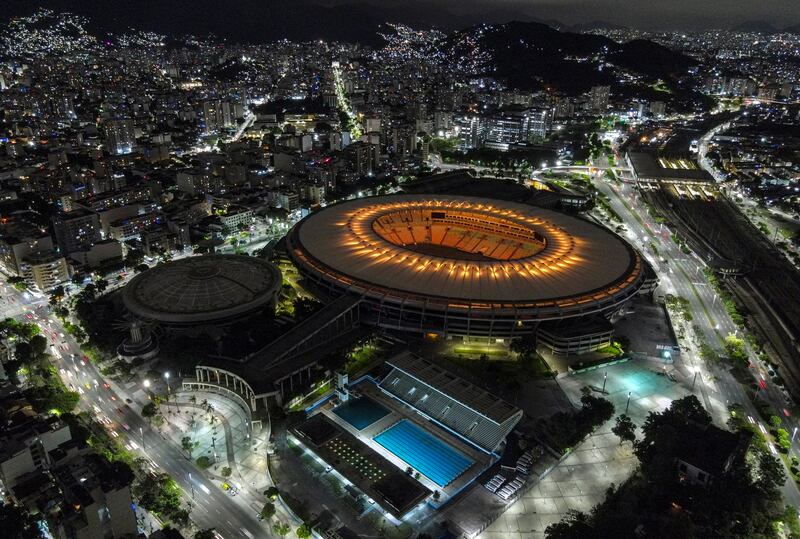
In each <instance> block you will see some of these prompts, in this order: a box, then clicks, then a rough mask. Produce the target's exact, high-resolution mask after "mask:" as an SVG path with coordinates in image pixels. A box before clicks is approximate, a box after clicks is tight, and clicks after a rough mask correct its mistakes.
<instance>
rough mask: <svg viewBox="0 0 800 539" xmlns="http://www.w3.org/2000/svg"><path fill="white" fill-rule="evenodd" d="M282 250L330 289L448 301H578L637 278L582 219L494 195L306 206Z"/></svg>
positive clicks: (633, 285) (634, 257)
mask: <svg viewBox="0 0 800 539" xmlns="http://www.w3.org/2000/svg"><path fill="white" fill-rule="evenodd" d="M289 247H290V254H291V255H292V256H293V258H294V259H295V260H296V261H297V262H298V263H299V264H300V265H301V266H303V267H304V268H305V270H306V271H310V272H312V273H314V274H315V276H316V278H318V279H322V280H324V281H326V282H329V283H335V284H336V287H337V288H338V289H343V290H348V291H351V292H356V293H359V294H363V295H370V296H373V297H376V296H381V297H384V298H386V297H394V298H399V299H402V300H404V301H405V300H406V299H413V300H418V301H419V300H421V301H425V302H426V303H427V302H430V301H436V302H443V301H444V302H449V303H450V304H451V307H452V306H460V305H459V304H467V305H468V306H472V307H475V306H476V305H478V304H482V305H491V306H492V307H493V308H496V307H500V306H502V307H508V306H512V307H513V308H518V307H532V308H539V307H548V308H549V307H551V306H552V307H557V308H559V309H561V308H566V309H571V308H576V307H577V308H581V309H582V308H583V307H582V306H583V305H587V304H590V303H593V302H594V303H598V302H607V301H609V300H612V299H613V298H616V297H618V296H623V295H629V294H630V293H631V291H632V290H633V289H638V287H639V286H640V283H641V280H642V275H643V267H642V262H641V259H640V257H639V255H638V254H637V253H636V252H635V251H634V250H633V249H632V248H631V247H630V246H629V245H628V244H627V243H625V242H624V241H623V240H622V239H620V238H619V237H618V236H616V235H615V234H613V233H611V232H609V231H608V230H606V229H604V228H602V227H600V226H598V225H596V224H594V223H591V222H588V221H584V220H582V219H578V218H575V217H570V216H568V215H565V214H562V213H557V212H553V211H548V210H544V209H541V208H536V207H533V206H528V205H525V204H518V203H513V202H506V201H500V200H491V199H484V198H473V197H457V196H451V195H395V196H382V197H371V198H362V199H357V200H352V201H347V202H343V203H340V204H337V205H334V206H330V207H328V208H325V209H323V210H321V211H319V212H317V213H314V214H311V215H310V216H308V217H306V218H305V219H304V220H303V221H301V222H300V223H299V224H298V225H297V226H296V227H295V229H294V230H293V232H292V234H291V236H290V238H289Z"/></svg>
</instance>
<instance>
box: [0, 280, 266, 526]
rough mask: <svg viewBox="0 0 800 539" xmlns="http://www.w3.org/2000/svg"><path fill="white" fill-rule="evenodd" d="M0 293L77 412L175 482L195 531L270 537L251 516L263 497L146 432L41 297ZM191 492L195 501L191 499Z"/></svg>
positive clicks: (132, 404) (1, 287)
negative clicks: (38, 341) (38, 342)
mask: <svg viewBox="0 0 800 539" xmlns="http://www.w3.org/2000/svg"><path fill="white" fill-rule="evenodd" d="M0 295H2V297H3V300H4V303H3V304H2V305H0V316H2V317H3V318H6V317H8V316H14V317H16V318H20V320H21V321H24V322H31V323H37V324H38V325H39V327H40V328H41V329H42V333H43V334H45V335H46V336H47V338H48V340H50V341H51V343H52V346H51V351H52V352H53V355H52V360H53V363H54V365H55V367H56V368H57V369H58V371H59V373H60V375H61V378H62V379H63V381H64V383H65V384H67V386H68V387H69V386H70V385H73V386H74V387H76V389H77V388H80V391H81V393H82V395H81V400H80V403H79V405H78V406H79V408H80V409H81V410H83V411H86V412H88V413H89V414H90V415H92V416H94V417H96V418H98V420H99V421H100V422H101V423H102V424H105V425H106V426H107V428H108V429H109V430H110V431H111V432H113V433H114V434H112V436H118V437H119V439H120V440H122V441H123V444H127V445H128V446H130V447H132V449H133V453H134V454H136V455H138V456H143V457H145V458H147V459H148V460H150V461H152V462H154V463H155V465H156V467H157V468H158V469H159V470H160V471H162V472H165V473H167V474H169V475H170V476H171V477H172V478H173V479H175V481H176V482H177V483H178V485H179V486H180V487H181V489H182V490H183V492H184V499H185V500H186V501H187V502H188V501H191V502H192V504H193V508H192V511H191V520H192V521H193V522H194V524H195V525H196V526H197V527H198V528H201V529H202V528H215V529H216V530H217V531H218V532H219V533H220V534H221V535H222V537H223V538H224V539H254V538H256V537H258V538H260V537H274V535H273V534H272V532H271V530H269V529H268V526H267V525H266V524H265V523H264V522H261V521H259V520H258V518H257V516H256V512H257V509H255V507H258V508H260V507H261V506H262V505H263V503H264V500H263V498H261V499H260V500H259V499H257V498H256V497H255V495H254V494H253V493H252V492H245V489H242V491H241V494H239V495H237V496H235V497H234V496H230V495H229V494H226V493H225V492H224V491H223V490H222V489H221V488H220V485H218V484H215V483H214V482H212V481H211V480H210V479H208V478H207V477H206V476H205V474H204V473H203V472H202V471H201V470H199V469H198V468H197V467H196V466H195V465H194V463H193V462H192V461H190V460H189V459H188V458H187V456H186V455H185V453H184V452H183V450H182V449H181V448H180V447H178V445H177V444H175V443H173V442H170V441H168V440H167V439H166V438H165V437H163V436H162V435H161V434H159V433H158V432H157V431H156V430H154V429H153V428H151V426H150V424H149V423H148V422H147V421H146V420H145V419H144V418H142V417H141V415H140V414H139V411H140V410H141V404H143V403H141V402H139V401H137V399H136V396H135V395H134V394H131V393H129V392H128V391H127V390H126V389H125V388H123V387H121V386H119V385H118V384H116V383H115V382H113V381H111V380H105V379H104V378H103V376H102V375H101V374H100V372H99V370H98V368H97V366H96V365H94V364H93V363H91V362H90V361H85V362H84V360H83V359H82V354H81V350H80V347H79V346H78V344H77V343H76V342H75V341H74V339H72V337H71V336H70V335H69V334H67V333H66V332H65V331H64V329H63V327H62V326H61V324H60V321H59V320H58V319H57V318H56V317H55V316H53V315H52V314H50V313H49V309H48V308H47V306H46V305H42V300H41V298H39V297H36V296H35V295H33V294H30V293H27V294H26V293H20V292H18V291H17V290H15V289H14V288H13V287H11V286H9V285H7V284H5V283H2V284H0ZM45 303H46V302H45ZM26 311H27V312H26ZM62 335H63V337H62ZM86 384H88V387H87V385H86ZM106 384H107V386H106ZM139 393H141V394H142V395H144V393H142V392H139ZM125 425H127V427H128V428H125ZM190 477H191V480H190ZM193 490H194V494H195V497H194V500H191V494H190V493H191V492H192V491H193Z"/></svg>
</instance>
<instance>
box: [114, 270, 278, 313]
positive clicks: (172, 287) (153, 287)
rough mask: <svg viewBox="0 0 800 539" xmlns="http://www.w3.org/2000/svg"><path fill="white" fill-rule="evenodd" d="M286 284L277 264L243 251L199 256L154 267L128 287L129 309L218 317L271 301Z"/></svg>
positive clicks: (256, 307) (242, 311)
mask: <svg viewBox="0 0 800 539" xmlns="http://www.w3.org/2000/svg"><path fill="white" fill-rule="evenodd" d="M280 286H281V274H280V271H278V269H277V268H276V267H275V266H273V265H272V264H270V263H269V262H267V261H265V260H261V259H258V258H254V257H249V256H239V255H207V256H194V257H188V258H183V259H180V260H175V261H172V262H167V263H166V264H162V265H160V266H156V267H155V268H152V269H149V270H147V271H145V272H143V273H142V274H140V275H137V276H136V277H134V278H133V280H131V282H130V283H128V285H127V286H126V287H125V291H124V295H123V300H124V302H125V306H126V307H127V309H128V310H129V311H130V312H132V313H133V314H135V315H137V316H140V317H142V318H147V319H153V320H158V321H161V322H166V323H173V324H187V323H199V322H219V321H224V320H226V319H231V318H235V317H238V316H241V315H244V314H247V313H250V312H254V311H256V310H259V309H261V308H263V307H265V306H266V305H268V304H269V303H270V302H271V301H272V300H273V299H274V298H275V295H276V294H277V292H278V289H279V288H280Z"/></svg>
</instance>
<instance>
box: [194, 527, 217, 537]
mask: <svg viewBox="0 0 800 539" xmlns="http://www.w3.org/2000/svg"><path fill="white" fill-rule="evenodd" d="M194 539H216V536H215V535H214V528H207V529H205V530H199V531H198V532H197V533H195V534H194Z"/></svg>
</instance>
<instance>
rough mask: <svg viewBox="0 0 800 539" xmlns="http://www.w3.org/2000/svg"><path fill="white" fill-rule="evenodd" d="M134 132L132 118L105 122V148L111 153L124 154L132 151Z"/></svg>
mask: <svg viewBox="0 0 800 539" xmlns="http://www.w3.org/2000/svg"><path fill="white" fill-rule="evenodd" d="M135 144H136V134H135V133H134V129H133V120H131V119H128V118H122V119H117V120H109V121H108V122H106V149H107V150H108V152H109V153H111V154H113V155H125V154H128V153H131V152H132V151H133V147H134V145H135Z"/></svg>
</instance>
